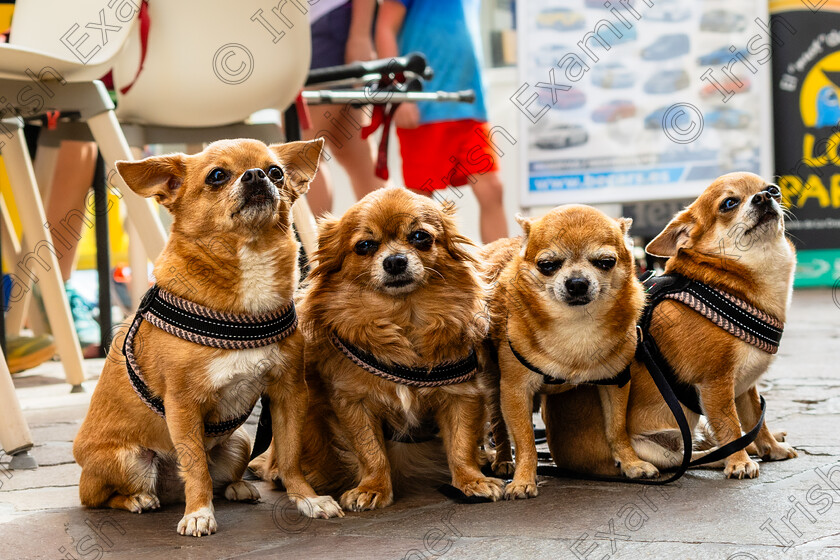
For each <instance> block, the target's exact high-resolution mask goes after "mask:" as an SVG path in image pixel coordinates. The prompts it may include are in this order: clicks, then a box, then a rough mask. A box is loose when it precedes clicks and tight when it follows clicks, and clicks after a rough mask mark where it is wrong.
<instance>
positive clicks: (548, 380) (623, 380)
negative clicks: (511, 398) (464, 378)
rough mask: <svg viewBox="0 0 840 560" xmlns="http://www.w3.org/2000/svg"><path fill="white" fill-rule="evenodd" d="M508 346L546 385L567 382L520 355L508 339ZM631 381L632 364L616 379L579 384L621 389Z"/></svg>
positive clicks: (610, 378)
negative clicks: (613, 386) (612, 386)
mask: <svg viewBox="0 0 840 560" xmlns="http://www.w3.org/2000/svg"><path fill="white" fill-rule="evenodd" d="M508 346H509V347H510V351H511V352H512V353H513V355H514V357H515V358H516V359H517V360H519V363H520V364H522V365H523V366H525V367H526V368H528V369H529V370H531V371H533V372H534V373H536V374H537V375H541V376H542V378H543V383H545V384H546V385H564V384H565V383H566V380H565V379H563V378H562V377H554V376H553V375H549V374H547V373H545V372H544V371H543V370H541V369H540V368H538V367H537V366H535V365H534V364H532V363H531V362H529V361H528V360H527V359H526V358H525V356H523V355H522V354H520V353H519V352H517V351H516V348H514V347H513V343H512V342H511V341H510V339H508ZM628 381H630V364H627V367H626V368H624V369H623V370H621V371H620V372H618V374H616V375H615V376H614V377H609V378H607V379H595V380H592V381H583V382H581V383H579V385H618V386H619V387H624V386H625V385H627V382H628Z"/></svg>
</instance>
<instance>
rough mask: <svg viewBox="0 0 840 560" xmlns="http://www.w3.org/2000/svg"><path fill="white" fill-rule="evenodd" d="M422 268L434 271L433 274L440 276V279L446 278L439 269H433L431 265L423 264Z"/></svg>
mask: <svg viewBox="0 0 840 560" xmlns="http://www.w3.org/2000/svg"><path fill="white" fill-rule="evenodd" d="M423 268H424V269H425V270H428V271H429V272H434V273H435V274H437V275H438V276H440V279H441V280H446V278H445V277H444V276H443V274H441V273H440V272H439V271H437V270H435V269H434V268H432V267H431V266H424V267H423Z"/></svg>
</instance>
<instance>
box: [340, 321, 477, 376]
mask: <svg viewBox="0 0 840 560" xmlns="http://www.w3.org/2000/svg"><path fill="white" fill-rule="evenodd" d="M330 342H332V344H333V346H335V348H336V349H337V350H338V351H339V352H341V353H342V354H344V356H345V357H346V358H347V359H348V360H350V361H351V362H353V363H354V364H356V365H357V366H358V367H360V368H362V369H363V370H365V371H366V372H368V373H372V374H373V375H376V376H378V377H381V378H383V379H387V380H388V381H393V382H394V383H399V384H401V385H409V386H411V387H442V386H444V385H455V384H456V383H463V382H464V381H469V380H470V379H472V378H473V376H475V372H476V370H477V369H478V359H477V358H476V356H475V350H474V349H472V348H471V349H470V353H469V354H468V355H467V357H466V358H463V359H461V360H458V361H455V362H443V363H440V364H438V365H436V366H434V367H430V368H420V367H410V366H404V365H400V364H394V365H388V364H384V363H382V362H380V361H379V360H377V359H376V357H374V356H373V355H372V354H369V353H368V352H365V351H364V350H362V349H360V348H358V347H356V346H353V345H352V344H350V343H349V342H346V341H344V340H341V339H340V338H339V337H338V336H337V335H336V334H335V333H332V334H331V335H330Z"/></svg>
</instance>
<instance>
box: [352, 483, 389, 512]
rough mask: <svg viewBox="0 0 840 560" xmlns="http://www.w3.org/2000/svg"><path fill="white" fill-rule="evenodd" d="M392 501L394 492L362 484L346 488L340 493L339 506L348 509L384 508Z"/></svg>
mask: <svg viewBox="0 0 840 560" xmlns="http://www.w3.org/2000/svg"><path fill="white" fill-rule="evenodd" d="M393 501H394V493H393V492H392V491H391V490H388V491H385V490H380V489H373V488H365V487H363V486H359V487H357V488H353V489H352V490H348V491H347V492H345V493H344V494H342V495H341V507H343V508H344V509H346V510H348V511H366V510H369V509H376V508H384V507H386V506H390V505H391V503H393Z"/></svg>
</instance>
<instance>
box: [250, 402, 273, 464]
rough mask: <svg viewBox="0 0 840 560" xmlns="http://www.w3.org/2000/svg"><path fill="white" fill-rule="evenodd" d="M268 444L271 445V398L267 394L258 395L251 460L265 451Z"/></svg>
mask: <svg viewBox="0 0 840 560" xmlns="http://www.w3.org/2000/svg"><path fill="white" fill-rule="evenodd" d="M269 445H271V399H270V398H269V397H268V395H263V396H262V397H260V420H259V422H257V435H256V437H255V438H254V449H253V450H252V451H251V461H253V460H254V459H255V458H256V457H258V456H260V455H262V454H263V453H265V450H266V449H268V447H269Z"/></svg>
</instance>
